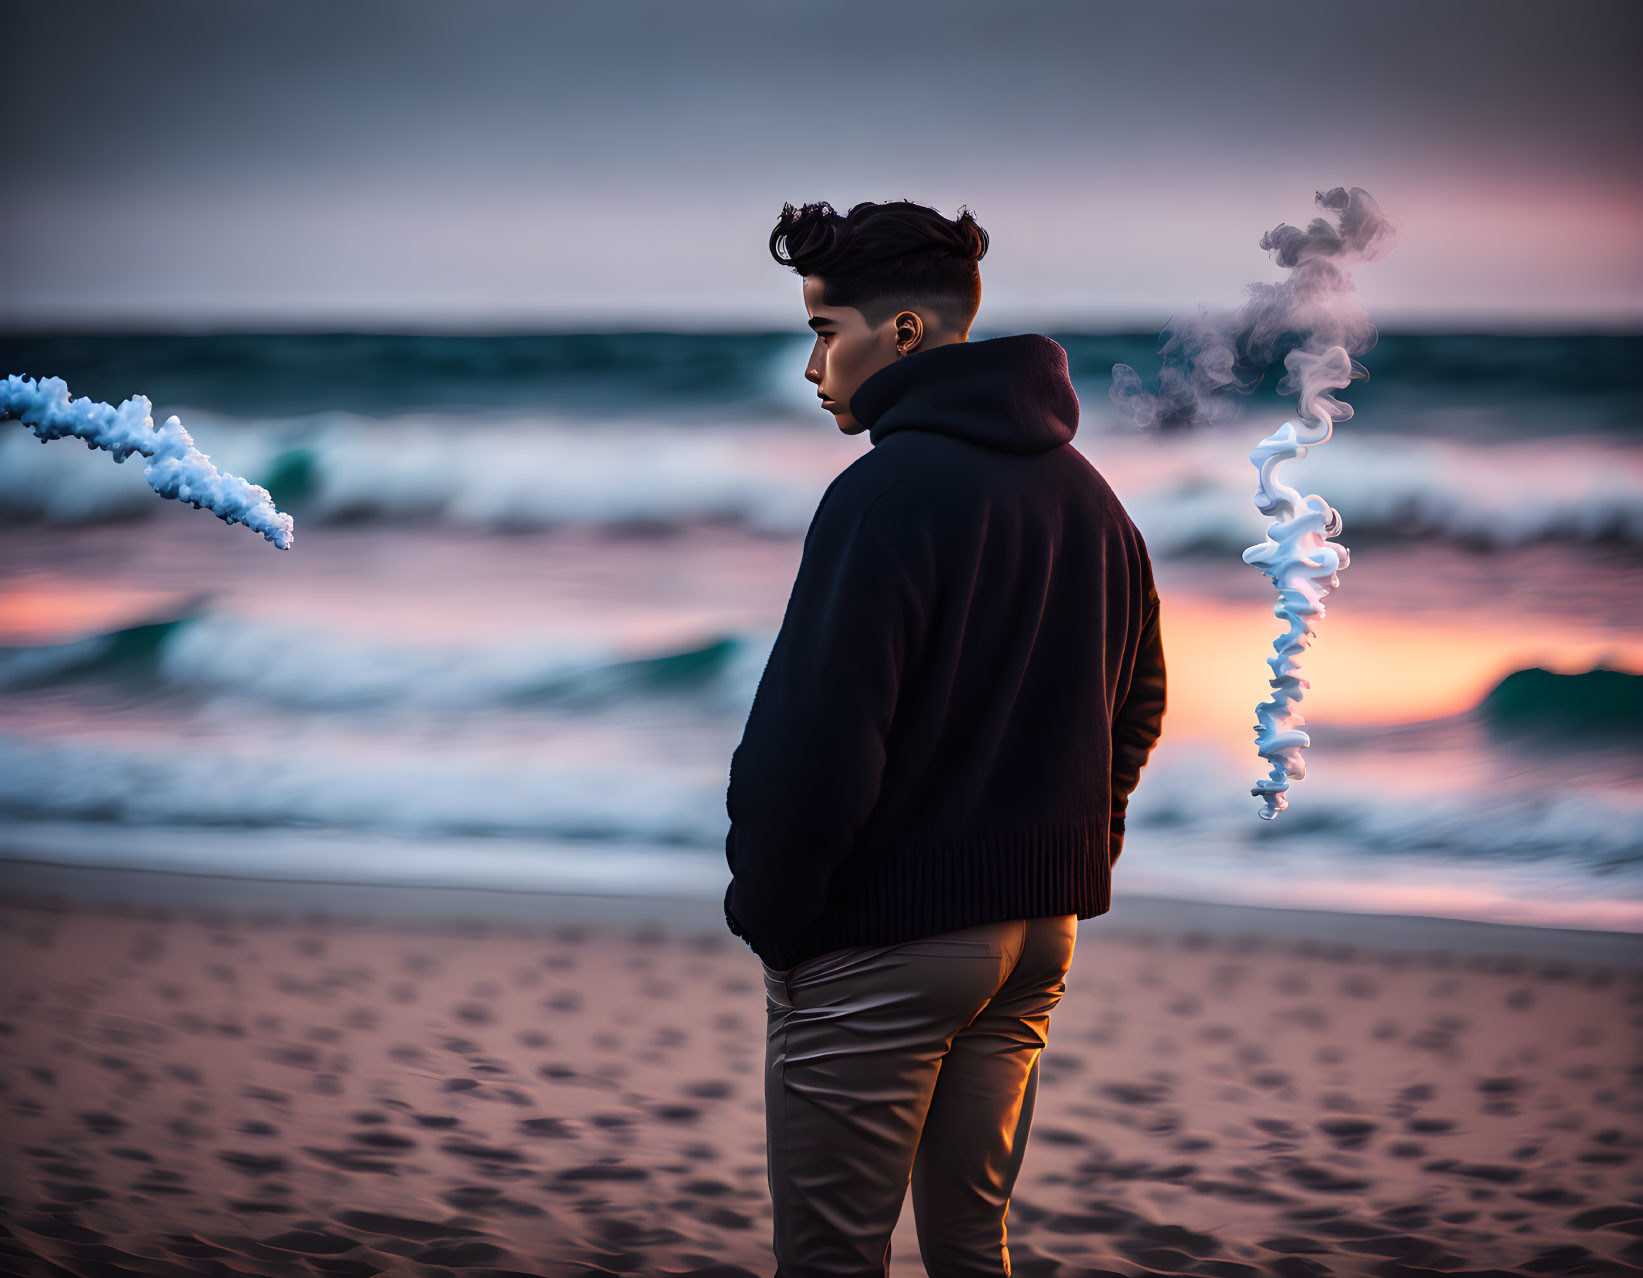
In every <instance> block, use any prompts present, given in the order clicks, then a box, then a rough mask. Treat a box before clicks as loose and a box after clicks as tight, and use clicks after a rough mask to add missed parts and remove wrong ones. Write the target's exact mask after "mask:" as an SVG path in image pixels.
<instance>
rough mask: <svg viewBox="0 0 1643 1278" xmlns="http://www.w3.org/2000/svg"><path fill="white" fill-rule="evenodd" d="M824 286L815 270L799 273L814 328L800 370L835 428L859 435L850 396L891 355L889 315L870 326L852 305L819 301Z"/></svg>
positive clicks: (893, 349)
mask: <svg viewBox="0 0 1643 1278" xmlns="http://www.w3.org/2000/svg"><path fill="white" fill-rule="evenodd" d="M825 288H826V281H825V280H823V279H822V277H821V276H819V275H807V276H805V277H804V308H805V310H806V311H807V312H808V313H809V315H810V327H811V328H812V329H814V330H815V333H816V344H815V345H814V346H813V347H811V349H810V363H809V364H808V365H807V366H806V367H805V370H804V375H805V377H806V378H807V379H808V380H809V381H811V382H814V383H815V385H816V390H817V392H818V393H819V394H820V395H821V398H822V407H823V408H825V409H826V410H827V411H828V412H830V413H832V414H833V416H834V417H835V418H836V419H837V422H838V427H839V429H840V430H841V431H843V432H844V433H845V434H846V435H859V434H861V432H862V431H863V430H864V429H865V428H864V427H863V426H862V424H861V423H860V422H858V421H857V420H856V419H855V418H854V417H852V416H851V415H850V397H851V396H852V395H854V394H855V393H856V388H857V387H859V386H860V385H861V384H862V383H863V382H865V381H866V380H867V379H868V378H869V377H871V376H872V375H873V374H874V373H876V372H878V371H879V369H881V368H883V367H884V366H885V365H886V364H889V363H891V362H892V361H894V360H895V358H896V323H895V317H893V316H892V317H891V318H890V319H887V320H885V321H884V323H883V324H882V325H880V326H879V327H878V328H876V329H873V328H869V327H868V326H867V321H866V319H865V318H863V316H862V313H861V312H860V311H858V310H857V309H856V308H855V307H853V306H828V305H827V304H826V303H824V302H823V301H822V293H823V291H824V290H825Z"/></svg>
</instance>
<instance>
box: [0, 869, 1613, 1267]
mask: <svg viewBox="0 0 1643 1278" xmlns="http://www.w3.org/2000/svg"><path fill="white" fill-rule="evenodd" d="M138 879H140V881H141V882H142V883H143V884H145V885H146V886H145V887H143V889H142V890H140V891H139V890H137V887H136V886H135V884H136V882H137V880H138ZM0 885H3V889H4V890H3V893H0V1107H3V1108H0V1112H3V1113H4V1115H5V1120H4V1124H3V1126H0V1224H3V1233H0V1273H8V1274H10V1273H16V1274H27V1275H34V1274H39V1275H62V1274H75V1275H98V1276H102V1275H122V1274H144V1275H184V1274H202V1275H239V1274H266V1275H304V1276H306V1275H332V1276H336V1278H354V1276H356V1275H358V1276H360V1278H364V1276H366V1275H372V1274H394V1275H399V1274H403V1275H415V1276H417V1278H425V1276H431V1275H460V1276H463V1278H480V1276H488V1278H499V1276H501V1275H513V1274H535V1275H544V1276H547V1278H560V1276H561V1275H583V1274H607V1273H608V1274H635V1275H650V1274H657V1275H662V1274H666V1275H681V1274H695V1275H699V1276H703V1278H705V1276H706V1275H718V1276H721V1278H723V1276H728V1275H740V1274H755V1275H768V1274H770V1273H772V1272H773V1270H774V1262H773V1260H772V1259H771V1255H770V1247H769V1244H770V1235H769V1227H770V1208H769V1194H768V1189H767V1187H766V1183H765V1164H764V1129H763V1092H762V1086H763V1083H762V1077H763V1076H762V1070H763V1052H764V1038H763V1029H764V994H763V986H762V982H761V978H760V971H759V964H758V960H757V958H756V957H755V956H754V955H753V954H752V952H751V951H749V950H748V949H747V948H746V947H745V946H744V945H743V943H742V942H741V941H739V940H738V939H737V938H735V937H733V936H731V935H730V934H729V933H728V932H726V931H725V930H724V928H723V924H722V920H720V919H719V918H718V915H717V910H716V907H715V906H714V905H712V904H709V903H704V902H700V901H695V902H660V901H650V900H642V899H634V900H614V899H609V898H601V899H594V898H575V897H569V896H558V897H534V898H531V897H519V896H513V897H501V896H496V897H487V895H486V894H483V893H472V894H451V893H437V892H409V893H407V892H399V893H395V892H391V891H385V890H377V889H357V890H347V889H338V888H300V887H295V886H293V885H284V886H282V887H273V886H270V885H261V886H259V885H252V884H237V885H225V884H224V883H221V882H218V883H212V882H210V881H205V880H182V879H176V878H172V877H170V876H127V878H126V879H125V880H121V879H120V878H119V876H111V875H99V874H98V873H97V872H92V871H81V872H78V873H77V874H56V875H47V876H44V877H42V876H41V875H40V874H38V873H35V874H33V875H30V874H28V873H25V872H23V871H22V870H21V869H19V868H18V867H15V866H14V867H8V868H7V869H6V870H5V871H4V877H3V878H0ZM99 885H100V890H90V889H92V888H96V887H98V886H99ZM48 888H49V889H50V891H47V889H48ZM127 889H129V890H127ZM113 897H119V898H122V899H123V900H124V904H115V903H112V900H111V898H113ZM322 911H323V912H322ZM447 915H461V916H464V917H462V918H449V917H444V916H447ZM476 920H478V921H476ZM1638 940H1639V939H1638V938H1631V937H1619V936H1614V935H1610V934H1591V935H1585V936H1582V935H1580V934H1576V933H1550V932H1542V931H1539V930H1535V929H1517V928H1501V927H1489V926H1485V925H1467V924H1458V923H1457V924H1446V923H1443V922H1441V921H1420V920H1417V921H1413V922H1411V921H1409V920H1391V919H1386V920H1375V919H1366V918H1363V917H1357V918H1347V917H1345V916H1327V915H1308V914H1303V913H1302V912H1298V911H1261V910H1247V909H1246V910H1237V909H1231V908H1219V907H1213V906H1192V907H1189V906H1178V907H1172V906H1170V905H1169V904H1168V903H1162V904H1160V903H1157V902H1153V903H1150V904H1142V903H1136V904H1134V905H1131V904H1130V903H1128V902H1126V901H1123V900H1120V901H1119V902H1118V904H1117V906H1116V908H1115V909H1114V911H1113V913H1111V914H1109V915H1107V916H1104V917H1103V918H1100V919H1092V920H1087V921H1086V922H1085V923H1083V924H1082V925H1081V928H1080V934H1079V940H1078V946H1077V952H1076V955H1075V959H1074V964H1073V969H1072V973H1071V975H1070V977H1069V982H1068V991H1067V994H1066V996H1065V998H1064V999H1063V1000H1062V1003H1061V1005H1060V1006H1059V1007H1058V1008H1057V1010H1056V1012H1055V1015H1054V1019H1053V1020H1052V1023H1051V1027H1050V1041H1049V1046H1048V1047H1047V1049H1046V1050H1045V1053H1044V1058H1043V1066H1042V1074H1043V1077H1042V1084H1041V1089H1040V1093H1039V1100H1038V1108H1037V1113H1036V1117H1035V1121H1034V1124H1033V1134H1032V1142H1031V1145H1030V1147H1029V1149H1028V1152H1027V1157H1026V1163H1025V1166H1024V1169H1023V1172H1022V1176H1021V1180H1020V1183H1019V1184H1018V1187H1017V1192H1016V1196H1015V1199H1014V1202H1013V1204H1012V1207H1011V1212H1010V1217H1009V1234H1010V1246H1011V1253H1012V1257H1013V1263H1014V1270H1015V1273H1016V1274H1017V1275H1023V1276H1027V1278H1041V1276H1047V1275H1060V1276H1065V1278H1074V1276H1082V1275H1093V1274H1126V1275H1138V1274H1203V1275H1215V1276H1216V1278H1241V1276H1243V1275H1250V1276H1254V1275H1266V1274H1272V1275H1279V1276H1281V1278H1307V1276H1309V1275H1326V1274H1340V1275H1348V1274H1351V1275H1357V1274H1364V1275H1377V1276H1379V1278H1405V1276H1409V1275H1420V1274H1429V1273H1444V1274H1455V1273H1481V1272H1492V1273H1522V1274H1632V1273H1639V1272H1643V1159H1640V1153H1643V1051H1640V1050H1639V1048H1640V1045H1643V943H1634V942H1638ZM917 1254H918V1248H917V1240H916V1236H915V1234H914V1231H913V1220H912V1213H911V1206H910V1205H909V1206H907V1207H906V1208H905V1209H904V1211H903V1216H902V1221H901V1224H900V1225H899V1226H898V1229H897V1232H896V1235H895V1240H894V1245H893V1256H892V1262H891V1272H892V1274H895V1275H898V1276H900V1275H917V1274H922V1273H923V1272H924V1270H923V1266H922V1265H921V1264H920V1262H919V1261H918V1259H917Z"/></svg>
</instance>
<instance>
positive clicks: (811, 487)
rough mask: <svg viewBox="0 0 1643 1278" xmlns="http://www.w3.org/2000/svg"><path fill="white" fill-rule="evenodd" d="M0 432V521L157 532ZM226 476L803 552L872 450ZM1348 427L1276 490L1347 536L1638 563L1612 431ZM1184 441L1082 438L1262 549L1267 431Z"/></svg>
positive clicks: (352, 453)
mask: <svg viewBox="0 0 1643 1278" xmlns="http://www.w3.org/2000/svg"><path fill="white" fill-rule="evenodd" d="M8 425H12V424H0V519H9V520H13V521H16V520H30V521H42V522H45V523H86V522H93V521H106V520H121V519H129V518H137V517H143V516H148V515H151V514H153V513H154V511H155V507H156V506H157V505H158V503H157V502H156V501H155V499H154V496H153V494H152V493H151V492H150V491H149V490H148V488H147V486H146V485H145V484H144V483H143V482H142V480H141V476H140V475H139V474H137V473H136V472H130V473H126V472H125V471H124V469H123V468H122V467H119V466H115V465H112V464H111V463H110V461H109V459H108V458H107V457H94V456H90V455H88V454H85V453H84V452H83V451H81V450H78V449H73V448H70V447H69V446H68V445H67V444H66V443H64V442H62V441H58V442H57V443H55V444H51V445H46V446H42V445H41V444H40V443H39V442H38V441H37V440H35V439H34V438H33V436H32V435H31V434H29V432H27V431H26V430H23V429H21V428H20V427H18V428H15V429H7V426H8ZM189 425H190V429H191V430H193V432H194V434H195V436H196V438H197V439H199V440H200V441H201V446H202V448H203V449H205V450H207V451H208V452H209V453H210V455H211V456H212V457H213V460H214V461H216V462H217V464H218V465H219V466H222V467H225V468H226V469H228V470H231V471H232V472H233V473H235V474H241V475H245V476H247V477H248V478H250V479H253V480H254V481H255V482H258V483H260V484H262V485H263V486H264V487H266V488H267V489H268V490H269V491H270V493H271V494H272V495H273V498H274V501H275V504H276V505H277V506H279V507H280V509H282V510H286V511H289V512H291V513H292V514H293V515H294V516H295V517H296V519H297V521H298V523H299V525H300V526H310V527H311V526H316V525H325V524H334V523H344V522H377V523H383V524H389V525H392V524H399V525H403V524H407V523H419V524H420V523H428V524H437V525H456V526H462V527H470V528H481V529H487V530H509V529H513V530H530V529H543V528H553V527H557V526H564V525H579V526H604V527H619V528H643V529H648V530H653V531H664V532H665V531H668V530H677V529H682V528H685V527H688V526H690V525H692V524H699V523H722V524H729V525H734V526H738V527H742V528H745V529H747V530H748V531H750V532H752V533H754V534H756V535H769V536H782V537H798V536H800V535H802V534H803V532H804V531H805V529H806V528H807V527H808V526H809V523H810V519H811V517H812V515H813V514H814V511H815V507H816V504H817V502H818V501H819V499H820V497H821V494H822V492H823V491H824V490H825V488H826V487H827V485H828V483H829V482H831V480H832V479H833V477H834V476H835V475H837V474H838V472H839V471H840V470H842V469H843V468H844V467H845V466H846V465H848V464H849V463H850V462H851V461H853V460H854V459H855V458H856V457H857V456H859V455H860V453H861V452H862V451H864V449H865V447H867V446H865V445H863V444H861V443H860V442H856V441H852V442H850V443H845V442H843V441H841V440H840V439H839V438H837V437H830V436H829V435H828V434H824V433H823V432H822V431H821V430H820V429H819V428H799V427H793V426H780V425H769V424H767V425H764V426H736V427H732V426H726V425H722V424H698V425H694V426H691V427H688V428H687V427H683V426H680V425H678V424H676V423H673V424H669V423H665V422H663V421H660V420H644V421H642V420H637V419H633V420H623V421H606V422H594V421H591V420H567V419H560V418H553V419H542V418H539V417H533V418H508V419H495V418H487V419H478V420H471V421H465V422H463V421H456V420H452V419H448V418H442V417H439V416H435V415H428V414H419V415H416V416H412V417H406V418H399V419H394V420H392V421H380V420H376V419H371V418H364V417H359V416H354V415H349V414H342V413H327V414H323V415H319V416H316V417H314V418H309V419H300V420H284V421H273V422H243V421H238V420H236V419H232V418H218V419H211V418H206V419H204V420H201V421H198V422H190V423H189ZM1404 425H1405V426H1406V427H1410V428H1413V427H1417V426H1418V427H1419V428H1420V429H1421V430H1422V431H1424V433H1419V434H1379V435H1365V434H1358V435H1354V434H1352V433H1351V432H1350V431H1349V430H1345V429H1343V430H1338V431H1337V432H1336V435H1335V438H1334V439H1332V440H1331V441H1330V443H1329V444H1327V445H1326V446H1323V447H1319V448H1315V449H1312V450H1311V451H1310V453H1309V455H1308V456H1306V457H1305V458H1303V459H1299V460H1297V461H1296V462H1294V463H1291V464H1290V465H1289V466H1288V467H1286V468H1285V470H1284V471H1283V472H1282V477H1283V478H1284V479H1285V480H1286V482H1289V483H1291V484H1293V485H1295V486H1296V487H1298V488H1300V489H1301V490H1302V491H1303V492H1317V493H1318V494H1320V495H1321V496H1323V497H1324V499H1325V500H1326V501H1327V502H1329V504H1330V505H1332V506H1333V507H1335V509H1337V510H1338V511H1340V512H1341V515H1342V517H1343V519H1344V521H1345V530H1344V532H1343V534H1342V537H1341V540H1342V541H1343V542H1345V543H1346V544H1347V545H1349V546H1350V545H1352V544H1354V542H1355V541H1356V542H1358V543H1365V542H1367V543H1376V542H1397V541H1413V540H1417V539H1426V540H1435V541H1442V542H1447V543H1452V544H1457V545H1461V546H1469V547H1480V548H1494V549H1505V548H1511V547H1517V546H1525V545H1531V544H1536V543H1547V542H1570V543H1575V544H1599V543H1604V544H1620V545H1625V546H1630V547H1633V548H1637V549H1643V448H1640V447H1638V446H1636V445H1632V444H1627V443H1623V442H1620V441H1617V440H1614V439H1610V438H1605V437H1602V436H1595V435H1588V436H1567V437H1562V438H1558V439H1553V440H1536V441H1524V440H1502V441H1498V442H1495V443H1491V444H1488V445H1487V446H1479V444H1477V443H1476V442H1475V441H1473V440H1471V439H1456V438H1450V437H1447V436H1446V435H1445V434H1444V433H1443V428H1442V427H1443V422H1442V419H1441V417H1430V418H1423V419H1419V420H1405V422H1404ZM1246 426H1247V427H1248V429H1243V430H1240V428H1238V427H1236V426H1227V427H1222V428H1221V429H1220V430H1218V431H1213V432H1206V433H1204V434H1202V435H1199V436H1195V437H1191V438H1187V439H1184V440H1180V441H1177V442H1172V443H1170V444H1168V445H1162V446H1161V445H1159V444H1158V443H1156V442H1155V441H1150V440H1141V439H1137V438H1133V437H1125V436H1114V435H1102V434H1091V435H1088V436H1086V435H1085V434H1083V433H1081V434H1080V435H1079V437H1078V439H1077V440H1076V441H1075V446H1077V447H1079V448H1080V449H1081V450H1082V451H1083V452H1084V453H1085V455H1086V456H1087V457H1088V458H1089V460H1090V461H1091V462H1092V464H1094V465H1095V466H1096V467H1097V468H1098V469H1101V470H1102V471H1103V473H1104V474H1107V476H1108V478H1109V479H1110V480H1111V482H1112V483H1113V486H1114V488H1115V490H1116V491H1117V492H1118V494H1119V496H1120V498H1121V499H1122V501H1123V502H1124V505H1125V507H1126V509H1127V510H1128V511H1129V512H1130V514H1131V516H1132V517H1133V518H1134V520H1135V522H1136V524H1137V525H1138V526H1139V527H1140V529H1141V531H1142V533H1143V535H1144V536H1145V537H1146V539H1147V544H1148V546H1149V549H1151V551H1152V553H1153V554H1155V555H1157V556H1160V557H1165V558H1168V557H1183V556H1193V555H1203V554H1216V555H1224V554H1232V553H1239V552H1241V551H1242V550H1243V548H1244V547H1246V546H1249V545H1252V544H1254V543H1255V542H1258V541H1260V540H1261V539H1262V537H1264V536H1265V521H1264V520H1262V519H1261V518H1260V516H1259V514H1258V513H1257V512H1256V510H1255V508H1254V503H1253V501H1252V497H1251V494H1252V492H1253V486H1254V474H1253V467H1251V466H1250V464H1249V462H1248V452H1249V449H1250V448H1251V447H1253V445H1254V444H1255V443H1256V442H1257V430H1258V427H1257V425H1256V424H1255V423H1246Z"/></svg>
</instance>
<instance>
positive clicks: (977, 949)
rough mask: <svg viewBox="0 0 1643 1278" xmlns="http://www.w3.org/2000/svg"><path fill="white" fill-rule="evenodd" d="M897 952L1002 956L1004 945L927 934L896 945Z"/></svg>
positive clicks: (954, 956) (979, 956) (985, 956)
mask: <svg viewBox="0 0 1643 1278" xmlns="http://www.w3.org/2000/svg"><path fill="white" fill-rule="evenodd" d="M896 953H897V954H929V955H935V956H939V957H942V958H1002V957H1003V956H1004V946H1003V944H1002V943H1000V942H998V941H959V940H945V939H943V938H942V937H939V936H927V937H924V938H923V939H922V940H917V941H908V942H907V943H906V944H905V945H898V946H896Z"/></svg>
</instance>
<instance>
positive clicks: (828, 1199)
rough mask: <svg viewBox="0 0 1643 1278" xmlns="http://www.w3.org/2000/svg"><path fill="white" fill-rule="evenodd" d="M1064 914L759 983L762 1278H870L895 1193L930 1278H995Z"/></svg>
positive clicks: (1055, 990) (868, 954) (1061, 950)
mask: <svg viewBox="0 0 1643 1278" xmlns="http://www.w3.org/2000/svg"><path fill="white" fill-rule="evenodd" d="M1077 935H1078V918H1077V916H1076V915H1073V914H1067V915H1062V916H1056V917H1050V918H1038V919H1015V920H1012V921H1009V922H1002V923H986V924H982V925H980V926H978V927H969V928H963V929H961V930H959V931H956V932H944V933H942V934H941V935H939V936H929V937H924V938H921V939H920V940H916V941H908V942H905V943H903V944H900V945H878V946H865V947H860V948H854V949H844V950H834V951H832V952H830V953H827V954H820V955H817V956H815V957H814V958H809V959H806V960H804V961H803V962H802V963H799V964H798V965H797V966H796V967H792V968H789V969H788V970H786V971H776V970H774V969H772V968H770V967H768V966H766V967H765V969H764V984H765V1009H766V1013H767V1018H768V1037H767V1041H766V1051H765V1136H766V1147H767V1154H768V1158H769V1173H770V1198H771V1205H772V1207H773V1209H774V1212H775V1221H774V1250H775V1254H776V1262H777V1270H776V1278H823V1276H825V1278H847V1276H848V1278H869V1276H871V1278H883V1276H884V1275H885V1274H886V1273H887V1272H888V1269H889V1263H890V1235H891V1233H892V1232H893V1231H894V1230H895V1227H896V1221H897V1219H898V1218H899V1217H900V1215H901V1207H902V1203H903V1201H904V1200H905V1198H906V1196H907V1186H908V1183H909V1181H910V1182H911V1184H912V1187H913V1215H914V1219H915V1221H916V1222H917V1225H918V1239H919V1253H920V1255H921V1257H922V1259H923V1261H924V1266H925V1269H926V1271H927V1272H928V1273H929V1274H930V1275H931V1278H959V1276H960V1275H964V1276H966V1278H968V1276H969V1275H987V1276H988V1278H998V1276H1000V1275H1007V1274H1008V1273H1009V1272H1010V1260H1009V1250H1008V1248H1007V1247H1006V1246H1005V1227H1004V1217H1005V1214H1006V1213H1007V1212H1008V1211H1009V1209H1010V1194H1011V1192H1012V1190H1013V1189H1014V1187H1015V1179H1016V1174H1017V1172H1019V1171H1020V1170H1021V1160H1022V1157H1023V1155H1024V1154H1025V1153H1026V1149H1027V1133H1028V1130H1029V1128H1030V1127H1031V1125H1032V1116H1033V1101H1034V1098H1035V1096H1036V1095H1037V1091H1038V1059H1039V1052H1040V1051H1041V1050H1042V1049H1043V1047H1044V1044H1045V1042H1046V1040H1047V1036H1048V1033H1049V1027H1050V1011H1051V1009H1053V1008H1054V1007H1055V1005H1056V1003H1057V1002H1059V1001H1060V999H1061V995H1062V994H1063V993H1064V992H1065V990H1066V980H1065V978H1066V975H1067V970H1068V968H1069V967H1070V966H1071V964H1072V955H1073V945H1074V942H1075V941H1076V939H1077Z"/></svg>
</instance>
